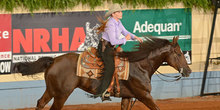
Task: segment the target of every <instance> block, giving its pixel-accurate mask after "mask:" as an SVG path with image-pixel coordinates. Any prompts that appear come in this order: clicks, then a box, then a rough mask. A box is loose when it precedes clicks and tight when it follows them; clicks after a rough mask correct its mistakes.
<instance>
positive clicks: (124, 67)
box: [77, 52, 129, 80]
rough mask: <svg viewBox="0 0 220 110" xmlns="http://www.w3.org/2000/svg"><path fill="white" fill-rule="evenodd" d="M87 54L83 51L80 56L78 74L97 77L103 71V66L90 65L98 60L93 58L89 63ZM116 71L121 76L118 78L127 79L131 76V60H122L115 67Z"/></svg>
mask: <svg viewBox="0 0 220 110" xmlns="http://www.w3.org/2000/svg"><path fill="white" fill-rule="evenodd" d="M85 54H87V53H86V52H83V53H81V54H80V56H79V59H78V65H77V76H79V77H86V78H92V79H97V77H100V74H99V73H100V72H101V69H102V67H101V66H100V68H97V66H95V67H91V65H90V64H91V63H94V61H95V62H97V63H98V61H97V60H93V62H89V63H88V61H89V60H85V59H86V58H87V57H88V55H85ZM85 56H86V57H85ZM90 58H91V57H90ZM87 64H89V65H90V66H88V65H87ZM115 72H117V73H118V76H119V77H118V78H119V79H120V80H127V79H128V76H129V62H128V61H124V60H120V62H119V64H118V65H117V66H116V67H115Z"/></svg>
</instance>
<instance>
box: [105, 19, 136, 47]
mask: <svg viewBox="0 0 220 110" xmlns="http://www.w3.org/2000/svg"><path fill="white" fill-rule="evenodd" d="M121 34H122V35H124V36H127V35H128V34H129V35H130V36H131V39H134V37H135V35H134V34H132V33H130V32H128V31H127V30H126V29H125V28H124V26H123V25H122V23H121V21H120V20H119V21H116V20H115V19H114V18H113V17H111V18H109V20H108V22H107V24H106V27H105V30H104V32H102V38H103V39H105V40H107V41H108V42H110V43H111V45H119V44H125V43H126V38H121V39H119V37H120V36H121Z"/></svg>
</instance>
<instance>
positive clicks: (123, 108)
mask: <svg viewBox="0 0 220 110" xmlns="http://www.w3.org/2000/svg"><path fill="white" fill-rule="evenodd" d="M130 102H131V98H122V99H121V110H128V109H129V106H130Z"/></svg>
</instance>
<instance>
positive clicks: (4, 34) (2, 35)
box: [0, 31, 9, 39]
mask: <svg viewBox="0 0 220 110" xmlns="http://www.w3.org/2000/svg"><path fill="white" fill-rule="evenodd" d="M1 38H3V39H8V38H9V32H8V31H3V32H2V31H0V39H1Z"/></svg>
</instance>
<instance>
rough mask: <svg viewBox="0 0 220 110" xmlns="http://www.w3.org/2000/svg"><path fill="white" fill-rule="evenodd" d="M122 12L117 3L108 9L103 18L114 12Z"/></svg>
mask: <svg viewBox="0 0 220 110" xmlns="http://www.w3.org/2000/svg"><path fill="white" fill-rule="evenodd" d="M122 10H123V9H122V8H121V6H120V5H119V4H118V3H115V4H113V5H111V6H110V7H109V9H108V12H107V13H105V18H108V17H109V16H110V15H111V14H112V13H114V12H116V11H122Z"/></svg>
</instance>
